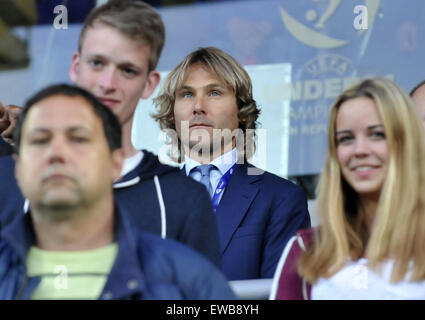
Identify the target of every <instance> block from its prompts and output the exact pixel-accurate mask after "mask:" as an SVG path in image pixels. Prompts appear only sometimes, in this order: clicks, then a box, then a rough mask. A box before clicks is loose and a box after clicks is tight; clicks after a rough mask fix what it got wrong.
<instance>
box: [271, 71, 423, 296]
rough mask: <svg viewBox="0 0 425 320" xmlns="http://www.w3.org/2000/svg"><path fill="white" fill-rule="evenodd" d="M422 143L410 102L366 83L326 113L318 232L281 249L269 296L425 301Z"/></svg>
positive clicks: (379, 84)
mask: <svg viewBox="0 0 425 320" xmlns="http://www.w3.org/2000/svg"><path fill="white" fill-rule="evenodd" d="M424 162H425V141H424V135H423V128H422V124H421V122H420V120H419V116H418V114H417V112H416V109H415V107H414V105H413V103H412V101H411V99H410V98H409V96H408V95H407V93H406V92H404V91H403V90H402V89H401V88H399V87H398V86H397V85H396V84H395V83H394V82H393V81H391V80H388V79H384V78H373V79H366V80H363V81H361V82H360V83H358V84H355V85H354V86H353V87H351V88H349V89H347V90H346V91H345V92H343V93H342V94H341V95H340V96H339V98H338V99H337V100H336V102H335V104H334V106H333V108H332V110H331V115H330V125H329V132H328V155H327V159H326V163H325V167H324V170H323V172H322V175H321V178H320V183H319V185H318V197H317V211H318V213H319V214H320V217H321V225H320V227H319V228H317V229H315V230H309V231H305V232H301V233H299V234H298V235H297V236H296V237H294V238H293V239H291V240H290V242H289V243H288V245H287V247H286V248H285V250H284V251H283V254H282V257H281V260H280V262H279V267H278V268H277V271H276V274H275V280H274V284H273V288H272V294H271V298H274V299H303V298H304V299H309V298H312V299H425V254H424V250H423V245H424V243H425V232H424V230H425V200H424V196H423V195H424V194H425V166H424V165H423V164H424Z"/></svg>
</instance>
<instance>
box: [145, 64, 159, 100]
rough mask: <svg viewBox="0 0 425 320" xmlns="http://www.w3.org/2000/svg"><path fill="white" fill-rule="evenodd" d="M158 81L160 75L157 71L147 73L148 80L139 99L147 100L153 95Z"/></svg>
mask: <svg viewBox="0 0 425 320" xmlns="http://www.w3.org/2000/svg"><path fill="white" fill-rule="evenodd" d="M160 81H161V75H160V74H159V72H158V71H156V70H152V71H151V72H149V74H148V79H147V80H146V84H145V87H144V88H143V91H142V94H141V95H140V98H142V99H148V98H149V97H150V96H151V95H152V94H153V92H154V91H155V89H156V87H157V86H158V84H159V82H160Z"/></svg>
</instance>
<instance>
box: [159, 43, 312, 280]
mask: <svg viewBox="0 0 425 320" xmlns="http://www.w3.org/2000/svg"><path fill="white" fill-rule="evenodd" d="M154 102H155V103H156V105H157V107H158V113H157V114H156V115H155V118H156V119H157V120H158V121H159V123H160V125H161V128H162V129H172V130H176V131H177V134H178V140H177V141H176V143H177V144H178V145H179V146H178V147H177V148H174V149H175V150H176V151H177V154H175V157H176V159H178V160H180V161H184V163H185V172H186V174H187V175H188V176H190V177H192V178H193V179H195V180H198V181H200V182H202V183H203V184H205V186H206V187H207V189H208V190H209V192H210V195H211V198H212V202H213V207H214V209H215V211H216V216H217V222H218V229H219V235H220V242H221V253H222V264H223V271H224V273H225V274H226V276H227V277H228V279H229V280H242V279H255V278H272V277H273V274H274V271H275V269H276V266H277V262H278V260H279V257H280V256H281V254H282V251H283V249H284V247H285V244H286V242H287V241H288V240H289V239H290V238H291V237H292V236H293V235H294V234H295V232H296V231H297V230H298V229H304V228H307V227H309V226H310V216H309V213H308V210H307V198H306V195H305V194H304V192H303V191H302V190H301V188H299V187H298V186H296V185H295V184H293V183H291V182H289V181H287V180H285V179H283V178H280V177H278V176H276V175H273V174H271V173H268V172H263V171H262V170H260V169H258V168H256V167H254V166H253V165H251V164H249V163H248V162H247V160H248V159H249V157H250V156H251V155H252V153H253V151H254V150H255V144H254V137H255V136H254V134H253V133H254V130H255V129H256V121H257V118H258V115H259V113H260V110H259V109H258V107H257V104H256V102H255V100H254V99H253V96H252V84H251V79H250V78H249V75H248V73H247V72H246V71H245V70H244V68H243V67H242V66H241V65H240V64H239V63H238V62H237V61H236V60H235V59H233V58H232V57H231V56H229V55H228V54H226V53H225V52H223V51H221V50H220V49H217V48H213V47H210V48H200V49H199V50H196V51H194V52H192V53H190V54H189V55H188V56H187V57H186V58H185V59H184V60H183V61H182V62H181V63H180V64H179V65H178V66H177V67H176V68H175V69H174V70H173V71H172V72H171V73H170V74H169V75H168V77H167V79H166V81H165V83H164V85H163V90H162V92H161V94H160V95H159V96H158V97H157V98H156V99H155V100H154ZM172 130H169V132H173V131H172ZM172 138H173V137H172Z"/></svg>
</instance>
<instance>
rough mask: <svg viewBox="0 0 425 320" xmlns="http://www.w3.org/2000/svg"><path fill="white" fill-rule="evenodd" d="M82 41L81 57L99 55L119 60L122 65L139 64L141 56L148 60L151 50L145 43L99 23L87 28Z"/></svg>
mask: <svg viewBox="0 0 425 320" xmlns="http://www.w3.org/2000/svg"><path fill="white" fill-rule="evenodd" d="M82 40H83V41H82V43H81V48H80V54H81V55H85V54H88V55H99V56H104V57H106V58H114V59H115V60H118V59H121V62H122V63H125V62H126V60H127V62H132V63H139V62H138V60H140V59H141V56H142V55H143V58H145V56H146V57H147V58H149V57H150V55H151V48H150V46H149V45H148V44H147V43H146V41H142V40H139V39H134V38H130V37H129V36H127V35H125V34H123V33H122V32H121V31H119V30H118V29H116V28H115V27H112V26H109V25H105V24H101V23H97V24H95V25H93V26H91V27H89V28H88V29H87V30H86V32H85V35H84V38H83V39H82ZM108 40H110V41H108ZM123 46H125V47H126V48H125V50H124V48H122V47H123ZM129 49H133V52H129ZM136 60H137V61H136Z"/></svg>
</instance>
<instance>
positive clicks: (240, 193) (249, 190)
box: [216, 164, 263, 253]
mask: <svg viewBox="0 0 425 320" xmlns="http://www.w3.org/2000/svg"><path fill="white" fill-rule="evenodd" d="M247 169H248V165H246V164H243V165H241V164H239V165H237V167H236V169H235V171H234V172H233V174H232V177H231V178H230V181H229V184H228V185H227V187H226V190H225V192H224V194H223V197H222V199H221V201H220V204H219V205H218V208H217V212H216V218H217V223H218V226H219V228H218V230H219V234H220V244H221V250H222V253H223V252H224V251H225V250H226V248H227V246H228V245H229V243H230V240H231V238H232V236H233V234H234V232H235V231H236V229H237V228H238V227H239V225H240V223H241V221H242V220H243V218H244V217H245V215H246V213H247V211H248V208H249V206H250V205H251V203H252V201H253V200H254V198H255V196H256V194H257V192H258V187H257V186H256V185H255V184H253V183H254V182H255V181H258V180H259V179H262V178H263V175H250V176H249V175H247Z"/></svg>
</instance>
